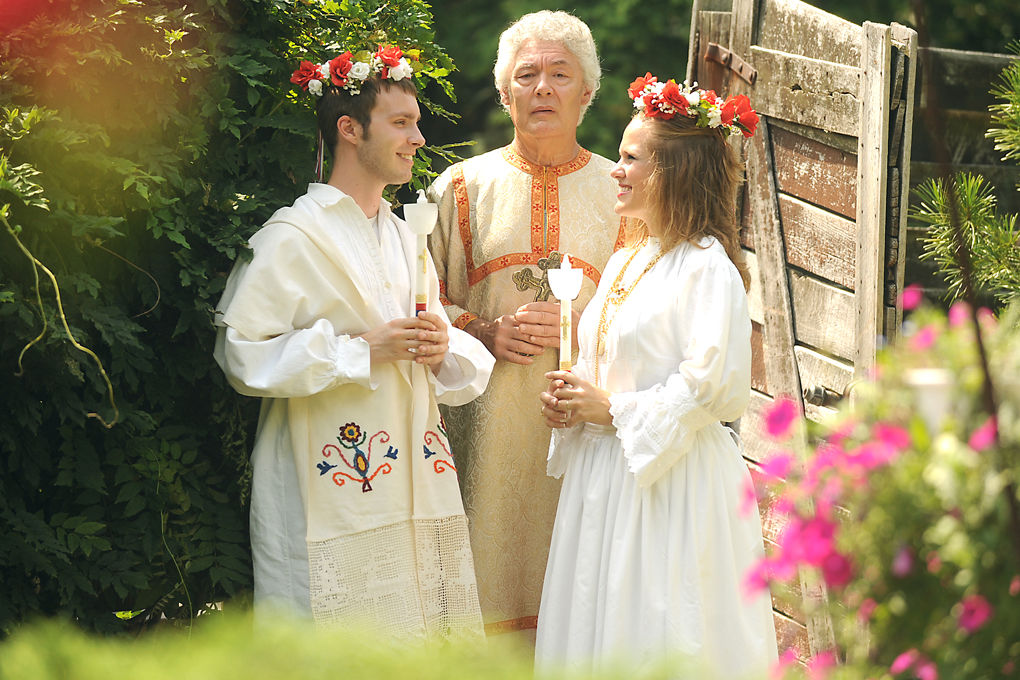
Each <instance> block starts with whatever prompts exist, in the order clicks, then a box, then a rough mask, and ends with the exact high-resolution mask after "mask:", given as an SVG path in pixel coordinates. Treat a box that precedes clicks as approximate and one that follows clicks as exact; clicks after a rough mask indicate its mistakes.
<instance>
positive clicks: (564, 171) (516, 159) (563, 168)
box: [502, 144, 591, 177]
mask: <svg viewBox="0 0 1020 680" xmlns="http://www.w3.org/2000/svg"><path fill="white" fill-rule="evenodd" d="M502 154H503V160H505V161H506V162H507V163H509V164H510V165H512V166H514V167H515V168H517V169H518V170H520V171H522V172H526V173H528V174H529V175H540V174H542V172H543V171H544V172H548V173H552V174H553V175H556V176H558V177H560V176H563V175H569V174H570V173H572V172H577V171H578V170H580V169H581V168H583V167H584V166H586V165H587V164H588V161H590V160H591V151H588V150H587V149H585V148H583V147H580V150H579V151H578V152H577V155H576V156H574V158H573V159H572V160H569V161H567V162H566V163H563V164H562V165H553V166H543V165H535V164H534V163H532V162H530V161H527V160H525V159H524V157H523V156H521V155H520V154H519V153H517V152H516V151H514V148H513V145H512V144H507V145H506V146H504V147H503V149H502Z"/></svg>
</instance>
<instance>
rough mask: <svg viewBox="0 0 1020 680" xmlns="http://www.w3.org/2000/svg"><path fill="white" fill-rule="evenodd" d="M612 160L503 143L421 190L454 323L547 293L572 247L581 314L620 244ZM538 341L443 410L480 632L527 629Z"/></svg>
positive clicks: (542, 490) (536, 478)
mask: <svg viewBox="0 0 1020 680" xmlns="http://www.w3.org/2000/svg"><path fill="white" fill-rule="evenodd" d="M612 167H613V163H612V161H609V160H607V159H605V158H602V157H601V156H597V155H594V154H592V153H591V152H589V151H587V150H584V149H581V150H580V152H579V153H578V155H577V157H576V158H574V159H573V160H572V161H570V162H569V163H565V164H563V165H559V166H554V167H541V166H535V165H532V164H530V163H528V162H527V161H525V160H524V159H523V158H521V157H520V156H519V155H517V154H516V153H515V152H514V151H513V150H512V149H511V148H510V147H509V146H507V147H504V148H502V149H497V150H495V151H491V152H489V153H486V154H483V155H481V156H478V157H476V158H472V159H469V160H467V161H464V162H462V163H458V164H456V165H454V166H453V167H451V168H449V169H448V170H447V171H446V172H444V173H443V174H442V175H441V176H440V177H439V178H438V179H437V180H436V181H435V183H434V184H433V185H432V187H431V188H430V189H429V193H430V198H431V200H433V201H435V202H437V203H439V206H440V207H439V225H438V226H437V227H436V230H435V232H434V233H433V234H432V236H431V238H430V243H429V246H430V248H431V250H432V256H433V259H434V260H435V264H436V271H437V274H438V276H439V285H440V293H441V299H442V301H443V304H444V305H446V312H447V314H448V315H449V317H450V319H451V320H452V322H453V324H454V326H457V327H458V328H463V327H464V326H466V325H467V324H468V323H469V322H470V321H471V320H473V319H475V318H477V317H482V318H483V319H487V320H492V319H495V318H497V317H499V316H502V315H504V314H512V313H513V312H514V311H516V310H517V308H518V307H520V306H521V305H524V304H526V303H529V302H534V301H535V300H536V299H547V298H548V299H549V300H550V301H555V298H552V297H551V296H549V291H548V277H547V276H545V270H546V269H548V268H549V267H556V266H559V263H560V256H561V254H569V255H570V259H571V262H572V264H573V266H574V267H583V268H584V273H585V280H584V284H583V286H582V288H581V293H580V295H579V296H578V298H577V300H576V301H575V302H574V308H575V309H577V310H579V311H580V310H583V309H584V306H585V304H586V303H587V301H588V299H589V298H590V297H591V296H592V295H593V294H594V292H595V288H596V286H597V284H598V281H599V277H600V273H601V271H602V268H603V267H604V266H605V263H606V261H607V260H608V259H609V256H610V255H611V254H612V253H613V251H614V250H616V249H617V248H619V247H620V246H621V245H622V243H623V236H624V235H623V230H622V223H621V220H620V218H619V217H618V216H617V215H616V214H615V213H614V212H613V206H614V204H615V200H616V192H617V185H616V182H615V180H613V179H612V178H611V177H610V176H609V172H610V170H611V169H612ZM556 367H557V350H556V349H555V348H549V349H547V350H546V351H545V352H544V353H543V354H542V355H541V356H538V357H535V361H534V363H532V364H531V365H530V366H523V365H519V364H511V363H508V362H497V364H496V367H495V368H494V370H493V373H492V378H491V380H490V382H489V386H488V389H487V390H486V391H485V392H484V393H483V395H482V396H481V397H480V398H478V399H477V400H475V401H474V402H472V403H470V404H467V405H465V406H460V407H457V408H450V409H447V410H446V411H445V415H446V419H447V424H448V427H449V435H450V441H451V445H452V446H453V448H454V450H455V451H456V452H457V456H458V461H459V462H460V466H459V469H458V472H459V475H460V483H461V488H462V490H463V493H464V505H465V510H466V512H467V515H468V520H469V527H470V533H471V547H472V551H473V553H474V559H475V569H476V572H477V575H478V593H479V599H480V601H481V606H482V613H483V617H484V619H485V622H486V629H487V631H488V632H490V633H493V632H501V631H505V630H520V629H528V628H534V627H535V623H536V620H537V619H536V617H537V614H538V605H539V601H540V598H541V594H542V577H543V574H544V573H545V565H546V558H547V556H548V552H549V540H550V537H551V535H552V525H553V518H554V515H555V512H556V502H557V498H558V496H559V488H560V487H559V482H558V481H557V480H554V479H551V478H549V477H547V476H546V474H545V457H546V452H547V451H548V448H549V430H548V428H546V427H545V425H544V424H543V422H542V418H541V417H540V415H539V402H538V394H539V392H541V391H542V390H543V389H545V387H546V386H547V382H546V380H545V378H544V377H543V374H544V373H545V372H547V371H550V370H554V369H555V368H556Z"/></svg>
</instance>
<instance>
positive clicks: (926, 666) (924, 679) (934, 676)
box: [914, 659, 939, 680]
mask: <svg viewBox="0 0 1020 680" xmlns="http://www.w3.org/2000/svg"><path fill="white" fill-rule="evenodd" d="M914 675H916V676H917V680H939V669H938V667H937V666H936V665H935V662H933V661H928V660H927V659H925V660H923V661H921V662H919V663H918V664H917V667H916V668H914Z"/></svg>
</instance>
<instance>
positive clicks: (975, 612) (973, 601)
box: [957, 595, 995, 633]
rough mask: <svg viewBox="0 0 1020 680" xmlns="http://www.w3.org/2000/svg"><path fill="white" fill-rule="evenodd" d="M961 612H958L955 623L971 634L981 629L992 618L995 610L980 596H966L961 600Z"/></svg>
mask: <svg viewBox="0 0 1020 680" xmlns="http://www.w3.org/2000/svg"><path fill="white" fill-rule="evenodd" d="M961 604H962V605H963V610H962V611H961V612H960V616H959V618H958V619H957V623H958V624H959V625H960V628H962V629H963V630H964V631H966V632H968V633H973V632H974V631H976V630H978V629H979V628H981V626H983V625H985V623H987V622H988V619H990V618H992V614H993V613H995V609H994V608H993V607H992V605H990V604H988V600H986V599H985V598H984V597H982V596H981V595H968V596H967V597H965V598H963V602H962V603H961Z"/></svg>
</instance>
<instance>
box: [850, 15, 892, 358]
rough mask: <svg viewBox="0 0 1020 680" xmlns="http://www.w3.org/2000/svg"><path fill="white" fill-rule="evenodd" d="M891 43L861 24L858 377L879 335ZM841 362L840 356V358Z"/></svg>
mask: <svg viewBox="0 0 1020 680" xmlns="http://www.w3.org/2000/svg"><path fill="white" fill-rule="evenodd" d="M891 53H892V38H891V32H890V29H889V27H888V26H886V25H884V24H875V23H872V22H870V21H866V22H864V47H863V48H862V50H861V72H862V73H861V97H860V136H859V137H858V150H857V159H858V163H857V275H856V279H855V282H854V293H855V296H854V297H855V300H856V303H857V304H856V314H855V319H856V323H855V327H856V336H857V337H856V346H855V348H854V353H853V354H852V355H850V356H851V357H852V358H853V360H854V371H855V373H856V375H857V376H859V377H861V376H864V375H866V374H867V372H868V370H869V369H870V368H871V366H872V365H873V364H874V362H875V353H876V351H877V349H878V335H879V334H881V333H883V332H884V330H885V316H884V310H883V301H884V299H885V291H884V288H885V257H884V255H885V215H886V191H887V186H886V183H887V179H888V176H887V173H888V143H889V89H890V73H889V67H890V58H891ZM841 356H846V355H841Z"/></svg>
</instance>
